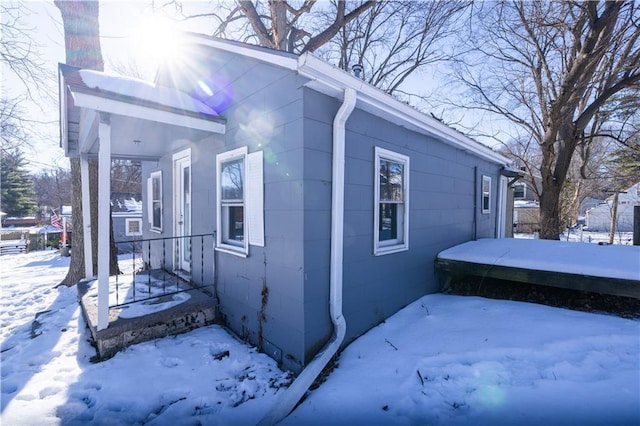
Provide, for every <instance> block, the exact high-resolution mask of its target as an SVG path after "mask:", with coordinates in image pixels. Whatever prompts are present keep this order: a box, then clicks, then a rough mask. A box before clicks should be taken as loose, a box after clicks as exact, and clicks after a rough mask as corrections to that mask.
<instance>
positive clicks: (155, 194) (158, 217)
mask: <svg viewBox="0 0 640 426" xmlns="http://www.w3.org/2000/svg"><path fill="white" fill-rule="evenodd" d="M147 199H148V204H147V208H148V210H149V224H150V225H151V230H152V231H156V232H162V171H157V172H153V173H151V176H150V177H149V179H148V180H147Z"/></svg>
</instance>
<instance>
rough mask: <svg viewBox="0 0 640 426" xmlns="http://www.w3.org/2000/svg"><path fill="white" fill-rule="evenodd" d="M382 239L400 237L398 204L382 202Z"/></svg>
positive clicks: (380, 226)
mask: <svg viewBox="0 0 640 426" xmlns="http://www.w3.org/2000/svg"><path fill="white" fill-rule="evenodd" d="M379 217H380V223H379V224H378V226H379V239H380V241H387V240H395V239H397V238H398V204H388V203H380V216H379Z"/></svg>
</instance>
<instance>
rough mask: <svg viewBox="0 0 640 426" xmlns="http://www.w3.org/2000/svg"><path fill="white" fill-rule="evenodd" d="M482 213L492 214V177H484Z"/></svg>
mask: <svg viewBox="0 0 640 426" xmlns="http://www.w3.org/2000/svg"><path fill="white" fill-rule="evenodd" d="M482 213H483V214H489V213H491V177H489V176H482Z"/></svg>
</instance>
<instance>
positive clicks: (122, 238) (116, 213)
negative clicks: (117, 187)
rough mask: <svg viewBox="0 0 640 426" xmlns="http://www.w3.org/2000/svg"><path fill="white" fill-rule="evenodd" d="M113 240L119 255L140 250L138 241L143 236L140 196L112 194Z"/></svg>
mask: <svg viewBox="0 0 640 426" xmlns="http://www.w3.org/2000/svg"><path fill="white" fill-rule="evenodd" d="M111 219H112V221H113V238H114V240H115V241H116V246H117V248H118V253H130V252H132V251H134V250H140V246H139V243H136V241H135V240H136V239H138V238H139V237H141V236H142V201H141V200H140V194H114V193H111Z"/></svg>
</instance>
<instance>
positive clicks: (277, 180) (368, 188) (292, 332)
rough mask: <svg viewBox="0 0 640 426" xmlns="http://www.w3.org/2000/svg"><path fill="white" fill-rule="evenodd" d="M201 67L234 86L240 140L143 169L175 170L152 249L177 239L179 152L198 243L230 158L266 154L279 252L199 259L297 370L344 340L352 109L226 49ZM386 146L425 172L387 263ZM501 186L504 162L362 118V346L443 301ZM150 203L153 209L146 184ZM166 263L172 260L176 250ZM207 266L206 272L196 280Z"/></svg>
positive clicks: (355, 189)
mask: <svg viewBox="0 0 640 426" xmlns="http://www.w3.org/2000/svg"><path fill="white" fill-rule="evenodd" d="M204 58H206V59H204ZM199 63H200V69H202V70H203V72H206V73H208V74H210V75H217V76H221V77H222V78H223V79H226V80H227V81H228V82H229V83H228V84H229V85H230V86H231V88H232V90H229V91H228V93H231V94H232V95H233V96H232V98H233V99H232V100H233V102H231V103H230V105H229V108H228V109H226V110H225V111H223V112H222V113H221V115H222V116H223V117H224V118H225V119H226V120H227V124H226V134H224V135H215V136H210V137H207V138H205V139H202V140H194V141H182V142H180V144H179V145H177V146H175V147H174V148H175V149H172V151H171V152H170V153H168V154H167V155H165V156H163V157H162V158H161V159H160V160H159V161H158V162H157V163H156V162H146V163H144V164H143V173H144V176H145V177H147V176H149V173H151V172H152V171H155V170H162V171H163V232H162V233H161V234H158V233H155V232H150V231H149V223H148V218H147V216H146V215H145V216H144V217H143V224H144V226H143V228H144V230H145V238H155V237H160V236H172V234H173V218H172V213H173V160H172V155H173V154H174V153H175V152H178V151H180V150H182V149H185V148H187V147H190V148H191V170H192V194H193V197H192V211H193V213H192V233H193V234H200V233H211V232H213V231H214V230H215V228H216V199H215V198H216V184H217V183H216V155H217V154H220V153H223V152H227V151H230V150H233V149H236V148H239V147H244V146H246V147H247V148H248V151H249V153H252V152H256V151H263V155H264V164H263V166H264V232H265V247H256V246H250V247H249V255H248V257H241V256H236V255H233V254H229V253H227V252H222V251H214V249H213V247H212V245H211V246H208V247H205V250H204V253H201V252H200V251H198V250H200V249H199V248H194V249H193V250H194V251H193V253H194V255H193V257H194V258H199V257H203V258H204V259H206V260H205V262H204V263H205V266H204V267H205V271H204V275H205V277H206V279H205V281H207V280H208V281H210V282H213V280H214V276H215V280H216V283H217V294H218V297H219V302H220V312H221V317H222V320H223V321H224V323H225V324H226V325H227V326H229V327H230V328H231V329H232V330H233V331H235V332H236V333H237V334H238V335H239V336H240V337H242V338H243V339H246V340H247V341H249V342H251V343H252V344H260V343H262V349H263V350H264V351H265V352H266V353H268V354H269V355H271V356H272V357H273V358H274V359H276V360H277V361H279V362H281V363H282V365H283V367H284V368H288V369H291V370H293V371H296V372H297V371H300V370H301V369H302V367H303V366H304V365H305V364H306V363H307V362H309V361H310V360H311V358H312V357H313V356H314V355H315V354H316V352H317V351H318V349H320V348H321V347H322V345H324V343H325V342H326V341H327V339H328V338H329V337H330V336H331V334H332V331H333V330H332V326H331V321H330V317H329V307H328V300H329V272H330V226H331V180H332V177H331V174H332V126H333V119H334V117H335V114H336V112H337V110H338V108H339V106H340V101H339V100H337V99H334V98H331V97H328V96H325V95H322V94H320V93H318V92H315V91H313V90H311V89H308V88H304V87H303V85H304V83H305V82H306V80H304V79H303V78H301V77H299V76H298V75H297V74H296V73H295V72H293V71H289V70H286V69H283V68H280V67H275V66H273V65H270V64H267V63H263V62H260V61H258V60H255V59H250V58H247V57H243V56H240V55H235V54H232V53H227V52H222V51H217V50H216V51H215V55H213V54H211V52H210V51H209V52H208V56H207V55H204V56H201V57H200V59H199ZM160 81H164V82H165V84H171V85H176V86H178V87H179V88H182V89H183V90H185V91H188V90H189V89H190V88H193V87H195V85H196V82H194V81H193V79H190V78H188V77H187V75H186V74H184V75H182V74H171V75H170V74H166V75H165V76H164V77H162V76H161V78H160ZM376 146H378V147H381V148H385V149H389V150H392V151H395V152H398V153H400V154H403V155H407V156H409V157H410V161H411V167H410V172H409V173H410V195H409V197H410V201H409V203H410V207H409V250H408V251H404V252H399V253H394V254H387V255H383V256H374V255H373V231H374V227H373V226H374V225H373V220H374V216H373V203H374V201H373V197H374V187H373V185H374V177H375V174H374V148H375V147H376ZM483 174H484V175H488V176H491V177H492V186H493V188H492V200H491V201H492V208H491V213H490V214H487V215H483V214H481V213H480V206H481V190H480V186H481V179H482V178H481V176H482V175H483ZM498 182H499V170H498V166H497V165H494V164H491V163H489V162H487V161H483V160H481V159H479V158H477V157H475V156H474V155H472V154H470V153H468V152H463V151H462V150H460V149H457V148H454V147H451V146H449V145H446V144H445V143H442V142H441V141H437V140H435V139H433V138H429V137H426V136H424V135H421V134H418V133H416V132H413V131H410V130H407V129H405V128H402V127H399V126H397V125H394V124H392V123H390V122H387V121H384V120H382V119H380V118H378V117H374V116H372V115H370V114H368V113H366V112H363V111H362V110H359V109H356V110H355V111H354V112H353V113H352V115H351V116H350V118H349V120H348V121H347V135H346V186H345V223H344V293H343V300H344V314H345V317H346V320H347V326H348V329H347V339H348V340H352V339H354V338H355V337H357V336H359V335H360V334H362V333H364V332H365V331H366V330H368V329H369V328H371V327H373V326H375V325H377V324H379V323H380V322H381V321H383V320H384V319H385V318H387V317H388V316H390V315H392V314H393V313H395V312H396V311H397V310H398V309H400V308H402V307H403V306H405V305H407V304H408V303H410V302H412V301H413V300H415V299H417V298H418V297H420V296H421V295H424V294H426V293H433V292H436V291H438V290H439V288H438V282H437V280H436V277H435V275H434V271H433V261H434V258H435V256H436V254H437V253H438V252H439V251H441V250H443V249H445V248H448V247H451V246H453V245H456V244H459V243H462V242H465V241H469V240H471V239H473V238H475V237H477V238H482V237H493V236H494V235H495V224H496V216H495V215H496V212H497V189H498V188H497V185H498ZM143 192H144V197H145V200H146V196H147V194H146V185H143ZM145 202H146V201H145ZM145 207H146V204H145ZM165 255H166V258H167V259H172V247H171V248H167V249H166V252H165ZM153 260H154V259H152V261H153ZM158 261H159V259H155V262H156V263H157V262H158ZM152 263H153V262H152ZM198 268H199V264H198V263H197V262H194V264H192V275H193V276H194V277H196V276H198V275H199V274H200V271H201V270H199V269H198ZM214 268H215V269H214ZM214 270H215V272H214ZM214 274H215V275H214ZM265 287H266V289H267V290H268V292H266V293H265V292H264V291H263V289H264V288H265ZM263 315H264V316H263Z"/></svg>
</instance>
